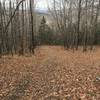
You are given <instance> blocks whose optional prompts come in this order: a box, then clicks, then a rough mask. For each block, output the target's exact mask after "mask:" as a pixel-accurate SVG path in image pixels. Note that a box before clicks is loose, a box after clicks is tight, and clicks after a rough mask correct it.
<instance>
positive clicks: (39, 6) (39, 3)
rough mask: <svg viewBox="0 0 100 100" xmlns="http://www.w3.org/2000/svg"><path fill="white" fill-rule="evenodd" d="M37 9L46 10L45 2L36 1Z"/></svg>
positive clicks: (43, 0)
mask: <svg viewBox="0 0 100 100" xmlns="http://www.w3.org/2000/svg"><path fill="white" fill-rule="evenodd" d="M37 8H39V9H43V10H45V9H47V0H37Z"/></svg>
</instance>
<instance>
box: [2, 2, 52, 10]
mask: <svg viewBox="0 0 100 100" xmlns="http://www.w3.org/2000/svg"><path fill="white" fill-rule="evenodd" d="M0 1H4V0H0ZM5 1H6V2H7V1H10V0H5ZM12 1H15V0H12ZM34 1H35V2H36V7H37V9H41V10H46V9H47V1H50V0H34Z"/></svg>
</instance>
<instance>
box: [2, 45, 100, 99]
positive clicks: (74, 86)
mask: <svg viewBox="0 0 100 100" xmlns="http://www.w3.org/2000/svg"><path fill="white" fill-rule="evenodd" d="M98 76H100V48H99V47H98V48H97V49H96V50H94V51H88V52H85V53H83V52H82V51H81V50H79V51H75V52H74V53H73V51H66V50H64V49H63V48H62V47H59V46H42V47H39V48H37V50H36V53H35V55H34V56H32V57H21V56H20V57H18V56H14V57H11V56H7V57H3V58H2V59H0V100H100V81H99V80H96V77H98Z"/></svg>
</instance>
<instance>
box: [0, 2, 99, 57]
mask: <svg viewBox="0 0 100 100" xmlns="http://www.w3.org/2000/svg"><path fill="white" fill-rule="evenodd" d="M51 3H52V4H51V6H50V7H48V8H49V15H50V16H51V17H52V20H51V21H52V25H51V24H47V23H46V18H45V16H42V18H41V21H40V22H39V26H38V27H39V28H38V31H36V28H37V27H36V24H37V23H36V11H35V1H34V0H15V1H14V2H12V0H9V1H8V4H7V5H6V1H2V2H1V1H0V56H2V55H5V54H12V55H13V54H19V55H24V53H28V52H31V53H33V54H34V49H35V47H36V45H37V44H41V45H44V44H49V45H63V46H64V47H65V48H66V49H69V48H71V49H76V50H78V47H79V46H80V45H81V46H83V51H86V50H87V47H89V48H90V50H92V49H93V46H94V45H96V44H98V41H100V40H99V39H100V38H99V37H100V0H51ZM37 20H38V19H37Z"/></svg>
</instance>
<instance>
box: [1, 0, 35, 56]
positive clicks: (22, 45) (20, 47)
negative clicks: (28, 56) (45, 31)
mask: <svg viewBox="0 0 100 100" xmlns="http://www.w3.org/2000/svg"><path fill="white" fill-rule="evenodd" d="M33 20H34V0H29V1H27V0H16V1H11V0H9V2H8V5H7V4H6V2H5V1H2V2H0V54H1V55H5V54H12V55H13V54H16V53H19V55H23V54H24V53H25V52H32V53H34V48H35V45H34V29H33V28H34V21H33Z"/></svg>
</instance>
